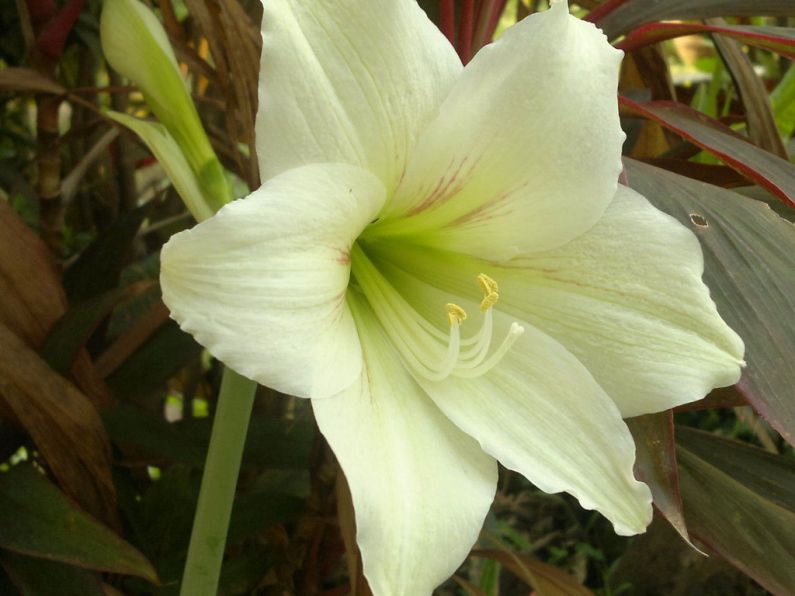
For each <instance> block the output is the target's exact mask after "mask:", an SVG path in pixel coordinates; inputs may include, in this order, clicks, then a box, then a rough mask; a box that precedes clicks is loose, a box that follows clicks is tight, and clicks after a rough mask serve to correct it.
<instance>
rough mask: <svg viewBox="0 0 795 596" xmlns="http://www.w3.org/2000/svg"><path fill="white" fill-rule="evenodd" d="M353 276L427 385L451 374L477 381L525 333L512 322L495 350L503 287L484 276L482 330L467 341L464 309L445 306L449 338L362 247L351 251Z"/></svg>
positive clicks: (403, 355) (479, 278)
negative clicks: (463, 328) (497, 311)
mask: <svg viewBox="0 0 795 596" xmlns="http://www.w3.org/2000/svg"><path fill="white" fill-rule="evenodd" d="M351 273H352V275H353V277H354V279H355V280H356V283H357V284H358V286H359V288H360V289H361V291H362V293H363V294H364V296H365V298H366V299H367V302H368V304H369V305H370V307H371V308H372V310H373V312H374V313H375V316H376V318H377V319H378V321H379V322H380V323H381V325H382V327H383V329H384V331H385V332H386V334H387V335H388V336H389V338H390V340H391V342H392V344H393V345H394V346H395V348H396V349H397V351H398V352H399V353H400V355H401V358H402V359H403V362H404V363H405V365H406V366H407V367H408V368H409V369H410V370H411V371H412V372H413V373H414V374H415V375H417V376H419V377H421V378H423V379H426V380H428V381H442V380H444V379H446V378H447V377H449V376H451V375H452V376H457V377H463V378H474V377H479V376H481V375H483V374H485V373H487V372H488V371H489V370H491V369H492V368H493V367H494V366H495V365H496V364H497V363H498V362H500V360H502V359H503V357H504V356H505V355H506V354H507V353H508V351H509V350H510V349H511V347H512V346H513V344H514V343H516V341H517V340H518V339H519V337H520V336H521V335H522V334H523V333H524V331H525V329H524V327H522V326H521V325H519V324H518V323H516V322H514V323H512V324H511V326H510V328H509V329H508V332H507V334H506V335H505V337H504V339H503V341H502V343H500V344H499V346H497V347H496V348H495V349H492V343H493V335H494V315H493V312H492V311H493V307H494V305H495V304H496V303H497V301H498V300H499V288H498V286H497V282H496V281H494V280H493V279H492V278H491V277H489V276H488V275H486V274H484V273H481V274H480V275H478V276H477V281H478V283H479V285H480V288H481V290H482V291H483V299H482V300H481V302H480V312H481V314H482V322H481V325H480V328H479V329H478V331H476V332H475V333H474V334H473V335H471V336H468V337H465V338H462V337H461V326H462V324H463V323H464V321H466V319H467V313H466V311H465V310H464V309H463V308H462V307H461V306H459V305H457V304H453V303H448V304H444V305H442V304H440V307H442V306H443V307H444V309H445V311H446V313H447V320H448V323H449V333H448V334H445V333H444V332H443V331H442V330H440V329H439V328H438V327H437V326H435V325H434V324H432V323H431V322H429V321H428V320H427V319H426V318H425V317H423V316H422V315H421V314H420V313H419V312H417V310H416V309H415V308H413V307H412V305H411V304H409V302H408V301H407V300H406V299H405V298H404V297H403V296H402V295H401V294H400V293H399V292H398V291H397V290H396V289H395V288H394V286H393V285H392V284H391V283H390V282H389V280H388V279H386V278H385V277H384V275H383V274H382V273H381V272H380V271H379V270H378V268H377V267H376V266H375V265H374V264H373V262H372V261H371V260H370V258H369V257H368V256H367V254H365V252H364V250H362V248H361V246H359V244H358V243H354V245H353V247H352V249H351Z"/></svg>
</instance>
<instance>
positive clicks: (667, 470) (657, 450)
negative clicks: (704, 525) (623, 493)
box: [626, 410, 690, 542]
mask: <svg viewBox="0 0 795 596" xmlns="http://www.w3.org/2000/svg"><path fill="white" fill-rule="evenodd" d="M626 422H627V426H629V430H630V431H631V432H632V438H633V439H635V446H636V448H637V452H636V460H635V476H636V477H637V478H638V480H641V481H643V482H645V483H646V484H648V485H649V488H650V489H651V496H652V499H653V500H654V504H655V505H656V506H657V508H658V509H659V510H660V512H661V513H662V514H663V515H664V516H665V519H667V520H668V521H669V522H670V524H671V525H672V526H673V527H674V529H675V530H676V531H677V532H678V533H679V535H680V536H681V537H682V538H684V539H685V540H686V541H688V542H690V537H689V536H688V534H687V526H686V525H685V518H684V513H683V512H682V495H681V493H680V491H679V474H678V473H677V470H676V450H675V445H674V427H673V415H672V413H671V410H668V411H667V412H660V413H659V414H648V415H646V416H637V417H635V418H630V419H628V420H627V421H626Z"/></svg>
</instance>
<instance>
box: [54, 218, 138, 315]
mask: <svg viewBox="0 0 795 596" xmlns="http://www.w3.org/2000/svg"><path fill="white" fill-rule="evenodd" d="M148 211H149V208H148V206H146V205H144V206H142V207H138V208H137V209H134V210H132V211H129V212H127V213H124V214H123V215H121V216H120V217H119V218H118V219H117V220H116V221H114V222H113V224H112V225H111V226H110V227H109V228H108V229H106V230H104V231H103V232H102V233H101V234H99V236H97V237H96V238H95V239H94V241H93V242H92V243H91V244H90V245H89V246H88V248H86V249H85V250H84V251H83V252H82V253H81V255H80V256H79V257H78V259H77V261H75V262H74V264H73V265H72V266H71V267H69V269H67V270H66V273H64V277H63V285H64V289H65V290H66V294H67V296H68V297H69V301H70V302H72V303H77V302H81V301H83V300H88V299H89V298H93V297H95V296H99V295H101V294H104V293H105V292H108V291H110V290H113V289H115V288H116V286H117V285H118V283H119V275H120V274H121V270H122V268H123V267H124V259H125V257H126V256H127V254H128V252H129V250H130V245H131V244H132V241H133V240H134V239H135V236H136V234H137V233H138V228H140V227H141V223H143V221H144V219H145V218H146V215H147V212H148Z"/></svg>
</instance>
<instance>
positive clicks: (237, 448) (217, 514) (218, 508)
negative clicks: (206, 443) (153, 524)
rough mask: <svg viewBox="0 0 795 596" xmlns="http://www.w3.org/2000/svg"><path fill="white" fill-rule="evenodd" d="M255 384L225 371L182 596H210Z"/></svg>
mask: <svg viewBox="0 0 795 596" xmlns="http://www.w3.org/2000/svg"><path fill="white" fill-rule="evenodd" d="M256 389H257V384H256V383H255V382H254V381H250V380H249V379H246V378H245V377H242V376H240V375H239V374H237V373H236V372H235V371H233V370H232V369H230V368H226V369H224V377H223V380H222V381H221V392H220V394H219V395H218V405H217V407H216V411H215V420H214V421H213V431H212V436H211V437H210V448H209V449H208V451H207V462H206V463H205V465H204V476H203V477H202V484H201V489H200V490H199V503H198V505H197V507H196V517H195V518H194V520H193V532H192V533H191V537H190V546H189V547H188V559H187V561H186V562H185V574H184V575H183V578H182V588H181V590H180V595H181V596H215V595H216V594H217V592H218V578H219V577H220V575H221V563H222V562H223V558H224V549H225V547H226V534H227V531H228V529H229V518H230V516H231V514H232V502H233V501H234V498H235V488H236V486H237V477H238V474H239V472H240V462H241V460H242V458H243V446H244V444H245V442H246V431H247V430H248V421H249V418H250V417H251V407H252V405H253V404H254V392H255V391H256Z"/></svg>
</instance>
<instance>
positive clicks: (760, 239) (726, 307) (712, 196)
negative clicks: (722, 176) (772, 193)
mask: <svg viewBox="0 0 795 596" xmlns="http://www.w3.org/2000/svg"><path fill="white" fill-rule="evenodd" d="M625 163H626V168H627V174H628V178H629V184H630V185H631V186H632V188H634V189H635V190H637V191H638V192H640V193H641V194H643V195H644V196H645V197H646V198H648V199H649V201H651V202H652V203H653V204H654V205H655V206H656V207H658V208H659V209H662V210H663V211H665V212H666V213H669V214H670V215H672V216H674V217H676V218H677V219H678V220H679V221H680V222H682V223H683V224H685V225H686V226H688V227H690V229H692V230H693V231H694V232H695V233H696V236H697V237H698V239H699V240H700V241H701V245H702V247H703V249H704V258H705V273H704V280H705V281H706V283H707V285H708V286H709V288H710V291H711V294H712V297H713V299H714V300H715V302H716V303H717V305H718V311H719V312H720V314H721V316H722V317H723V318H724V319H725V320H726V322H727V323H729V325H730V326H731V327H732V328H733V329H734V330H735V331H737V333H738V334H739V335H740V337H742V338H743V339H744V340H745V343H746V357H745V358H746V361H747V363H748V366H747V368H746V369H745V371H744V373H743V378H742V379H741V380H740V383H739V387H740V388H741V390H742V391H743V393H744V394H745V396H746V398H747V399H748V402H749V403H750V404H751V405H752V406H753V407H754V408H755V409H756V410H757V411H758V412H759V413H760V414H761V415H762V416H763V417H764V418H765V419H766V420H767V421H768V422H769V423H770V424H771V425H772V426H773V427H774V428H775V429H776V430H777V431H778V432H779V433H781V435H782V436H783V437H784V438H785V439H786V440H787V441H789V442H790V443H791V444H795V401H793V399H792V388H793V387H795V362H793V360H792V354H793V353H795V317H793V316H792V313H793V312H795V270H794V269H793V267H792V255H793V254H795V229H794V228H793V225H792V224H791V223H790V222H788V221H786V220H785V219H783V218H781V217H779V216H778V215H776V214H775V213H774V212H773V211H772V210H771V209H770V208H769V207H768V206H767V205H766V204H765V203H761V202H759V201H755V200H753V199H749V198H747V197H743V196H741V195H738V194H736V193H734V192H731V191H729V190H725V189H722V188H718V187H716V186H712V185H710V184H706V183H703V182H697V181H695V180H691V179H690V178H685V177H684V176H679V175H677V174H672V173H671V172H666V171H665V170H661V169H659V168H655V167H653V166H649V165H646V164H642V163H640V162H636V161H634V160H626V162H625Z"/></svg>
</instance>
